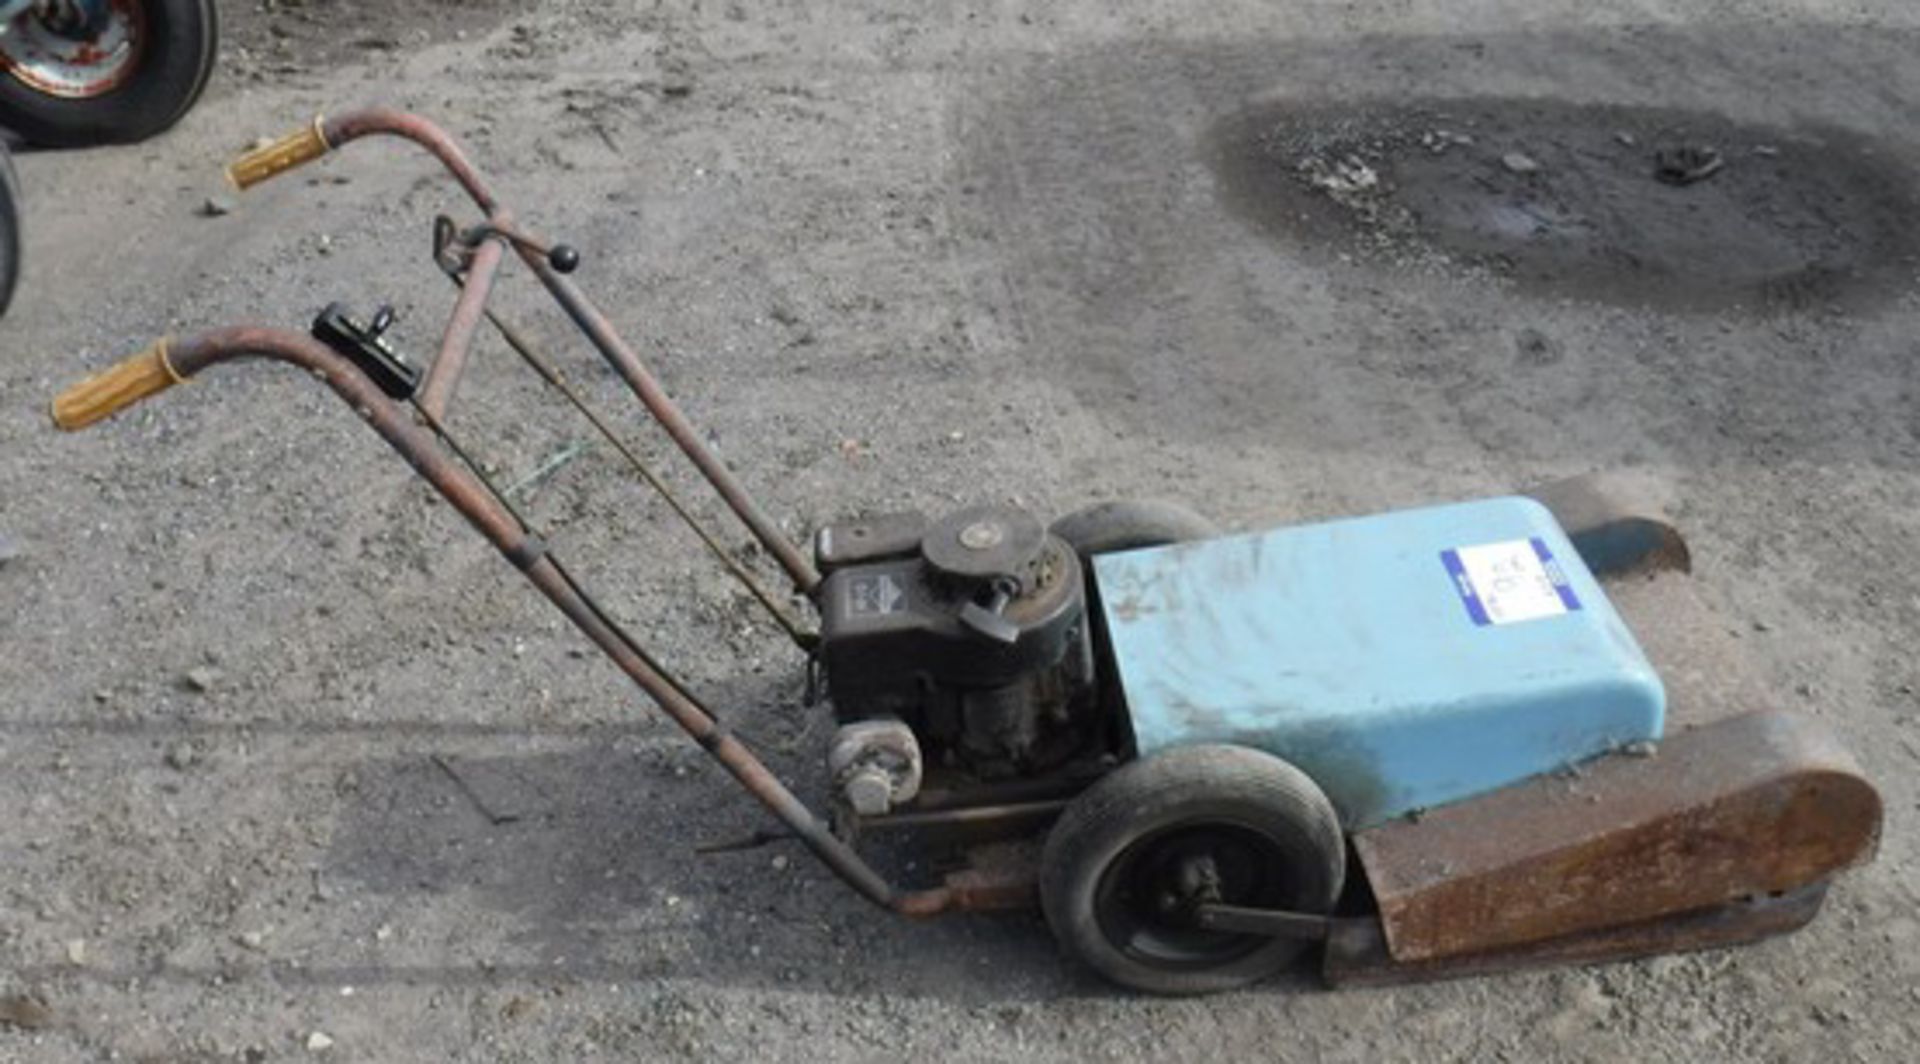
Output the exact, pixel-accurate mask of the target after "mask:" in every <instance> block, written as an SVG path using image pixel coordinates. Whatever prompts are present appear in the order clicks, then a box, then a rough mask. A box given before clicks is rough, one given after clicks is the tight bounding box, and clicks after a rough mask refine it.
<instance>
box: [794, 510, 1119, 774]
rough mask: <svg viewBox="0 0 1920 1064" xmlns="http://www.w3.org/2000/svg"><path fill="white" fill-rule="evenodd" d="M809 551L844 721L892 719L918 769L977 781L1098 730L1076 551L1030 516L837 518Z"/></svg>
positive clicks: (1054, 756) (1047, 762)
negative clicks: (818, 577)
mask: <svg viewBox="0 0 1920 1064" xmlns="http://www.w3.org/2000/svg"><path fill="white" fill-rule="evenodd" d="M815 554H816V556H817V558H818V561H819V564H820V568H821V572H822V573H823V574H825V580H824V581H823V583H822V585H821V589H820V595H819V603H820V615H821V646H820V657H821V662H822V664H823V666H824V668H825V671H826V680H827V691H828V694H829V696H830V697H831V698H832V700H833V706H834V713H835V715H836V716H837V717H838V718H839V720H840V721H841V722H842V723H843V724H847V725H850V726H851V725H855V724H856V722H873V721H888V720H898V721H901V722H904V724H905V725H906V728H908V729H910V730H911V732H912V735H913V738H914V739H915V740H917V742H918V744H919V746H920V752H921V754H922V755H923V756H924V757H925V759H926V761H927V763H928V764H931V765H938V766H944V767H948V768H953V769H959V770H961V771H964V772H966V773H969V774H971V775H973V776H975V777H978V778H981V779H1003V778H1008V777H1013V776H1030V775H1034V774H1037V773H1041V772H1045V771H1046V770H1048V769H1050V768H1054V767H1057V766H1059V765H1061V764H1064V763H1065V762H1067V761H1069V760H1071V759H1073V758H1074V757H1075V756H1076V755H1078V754H1080V753H1082V752H1084V751H1086V750H1087V749H1088V748H1089V746H1090V744H1091V743H1093V742H1094V741H1095V740H1097V739H1098V738H1100V737H1101V734H1102V733H1101V729H1100V722H1099V711H1098V707H1097V699H1096V697H1095V684H1094V665H1093V649H1092V641H1091V638H1090V635H1089V632H1088V624H1087V592H1086V581H1085V579H1084V577H1083V572H1082V568H1081V563H1080V559H1079V558H1078V557H1076V556H1075V554H1074V551H1073V548H1072V547H1070V546H1068V545H1067V544H1066V543H1065V542H1063V541H1062V540H1060V539H1059V538H1058V537H1056V536H1053V535H1050V534H1049V533H1048V532H1047V530H1046V529H1045V527H1043V526H1042V525H1041V524H1040V522H1039V520H1038V519H1037V518H1035V517H1034V516H1033V515H1032V514H1029V513H1027V512H1026V511H1024V510H1019V509H1015V508H1011V507H993V506H979V507H973V508H970V509H966V510H961V511H960V512H958V513H955V514H953V515H951V516H949V517H947V518H946V519H944V520H942V521H939V522H937V523H933V524H929V523H928V522H927V520H926V518H924V517H922V516H921V515H919V514H895V515H890V516H886V517H881V518H875V519H872V520H866V521H857V522H847V523H843V524H838V525H833V526H831V527H829V528H826V529H824V530H822V531H821V533H820V535H819V538H818V540H817V541H816V545H815ZM893 727H895V728H898V727H899V725H897V724H896V725H893ZM847 730H848V729H844V728H843V732H844V731H847ZM853 756H854V755H852V754H849V755H848V759H849V763H851V761H850V759H851V758H852V757H853ZM895 775H896V778H897V777H898V774H897V773H896V774H895ZM915 775H916V777H917V770H916V772H915ZM896 793H897V792H896Z"/></svg>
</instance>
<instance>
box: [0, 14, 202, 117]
mask: <svg viewBox="0 0 1920 1064" xmlns="http://www.w3.org/2000/svg"><path fill="white" fill-rule="evenodd" d="M97 8H98V11H99V14H98V16H97V18H94V19H93V20H91V21H87V20H86V19H85V16H86V10H85V9H84V8H83V7H82V6H81V5H75V4H71V3H69V4H41V3H36V4H31V5H27V6H25V7H23V8H22V9H21V10H20V11H19V13H17V14H15V15H14V16H13V20H12V21H11V22H10V23H8V24H6V25H4V26H0V126H6V127H7V128H9V129H11V130H13V131H14V132H15V133H18V134H19V135H20V136H21V137H22V138H24V139H25V140H26V141H27V142H28V143H31V144H36V145H39V146H41V147H48V148H79V147H88V146H91V145H95V144H126V143H131V142H133V141H137V140H144V139H146V138H147V137H150V136H153V135H154V134H156V133H159V132H160V131H161V130H164V129H166V128H167V127H169V126H171V125H173V124H174V123H175V122H177V121H179V120H180V118H181V116H183V115H185V114H186V113H187V110H188V109H189V108H191V107H192V106H193V104H194V101H196V100H198V99H199V98H200V93H201V91H202V90H203V89H205V88H206V87H207V81H208V79H209V77H210V76H211V75H212V73H213V66H214V59H215V56H216V53H217V52H218V50H219V36H220V30H219V13H218V11H217V10H216V9H215V7H214V0H107V2H103V3H100V4H98V5H97Z"/></svg>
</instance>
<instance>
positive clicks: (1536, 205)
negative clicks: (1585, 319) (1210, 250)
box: [1212, 99, 1920, 311]
mask: <svg viewBox="0 0 1920 1064" xmlns="http://www.w3.org/2000/svg"><path fill="white" fill-rule="evenodd" d="M1212 161H1213V164H1214V167H1215V169H1216V172H1217V173H1218V174H1219V176H1220V178H1221V180H1222V188H1223V190H1224V194H1225V197H1226V200H1227V202H1228V204H1229V206H1230V207H1231V208H1232V209H1233V210H1234V211H1235V213H1237V214H1239V215H1240V216H1241V217H1243V218H1245V219H1247V220H1249V221H1251V222H1253V223H1254V224H1255V225H1257V226H1258V227H1260V228H1261V229H1263V230H1265V231H1267V232H1268V233H1270V234H1272V235H1274V236H1276V237H1279V238H1281V239H1284V240H1289V241H1306V242H1313V243H1327V244H1331V245H1333V246H1335V247H1338V248H1340V249H1341V250H1343V251H1346V252H1348V253H1349V254H1357V255H1359V256H1362V257H1364V258H1366V259H1368V260H1371V261H1376V262H1385V263H1391V264H1399V265H1406V266H1428V267H1437V268H1441V269H1449V270H1451V269H1458V268H1460V267H1462V266H1466V267H1470V268H1474V269H1479V270H1486V271H1489V272H1491V273H1494V274H1497V275H1499V276H1503V277H1507V278H1510V279H1511V280H1512V281H1513V282H1514V283H1515V284H1516V285H1518V286H1519V287H1521V288H1523V289H1525V290H1528V291H1531V292H1535V293H1539V294H1544V295H1550V296H1560V297H1565V296H1573V297H1579V298H1586V299H1593V300H1598V301H1601V302H1610V303H1623V304H1630V305H1641V306H1654V307H1660V308H1663V309H1681V310H1725V309H1730V308H1746V309H1753V310H1762V311H1767V310H1780V309H1796V308H1802V307H1807V306H1811V305H1818V304H1823V303H1828V302H1834V301H1847V302H1854V301H1858V300H1871V299H1874V298H1876V297H1881V296H1885V295H1888V294H1891V293H1894V292H1897V291H1898V290H1899V289H1900V288H1901V286H1902V285H1903V283H1904V282H1905V280H1906V279H1907V277H1908V276H1909V275H1910V274H1911V272H1912V265H1913V263H1914V262H1915V261H1916V256H1917V254H1920V240H1916V237H1915V235H1914V233H1913V232H1912V229H1911V227H1910V226H1908V225H1906V224H1904V223H1903V219H1907V218H1911V217H1912V216H1913V213H1914V210H1915V207H1916V203H1917V202H1920V201H1917V199H1916V196H1915V194H1914V192H1913V188H1914V185H1915V181H1914V178H1913V175H1912V173H1911V172H1910V171H1909V170H1908V169H1907V168H1906V167H1904V166H1902V165H1900V163H1899V162H1898V161H1897V160H1896V159H1895V158H1894V157H1893V155H1892V154H1891V153H1890V152H1889V151H1888V150H1887V149H1886V148H1885V147H1884V146H1882V145H1880V144H1879V143H1878V142H1876V141H1874V140H1871V139H1869V138H1865V137H1861V136H1859V135H1857V134H1853V133H1848V132H1845V131H1842V130H1837V129H1830V128H1805V129H1799V128H1796V129H1783V128H1775V127H1768V126H1755V125H1741V124H1737V123H1734V122H1731V121H1728V120H1726V119H1724V118H1720V117H1717V116H1714V115H1711V114H1703V113H1693V112H1686V111H1672V110H1659V109H1647V108H1634V107H1615V106H1591V105H1586V106H1583V105H1574V104H1565V103H1555V102H1544V101H1537V100H1517V99H1475V100H1457V101H1447V102H1436V103H1429V104H1426V105H1423V106H1416V107H1394V108H1367V107H1353V106H1342V107H1327V108H1312V107H1309V108H1302V107H1300V106H1298V105H1297V104H1293V103H1269V104H1263V105H1259V106H1256V107H1254V108H1252V109H1250V110H1248V111H1246V112H1244V113H1241V114H1239V115H1236V116H1234V117H1232V118H1230V119H1229V120H1227V121H1225V122H1223V123H1221V124H1220V126H1218V127H1217V129H1216V130H1215V132H1214V135H1213V137H1212Z"/></svg>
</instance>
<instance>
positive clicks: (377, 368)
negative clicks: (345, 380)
mask: <svg viewBox="0 0 1920 1064" xmlns="http://www.w3.org/2000/svg"><path fill="white" fill-rule="evenodd" d="M392 324H393V307H392V306H383V307H381V308H380V309H379V310H377V311H375V312H374V315H373V321H371V322H369V323H367V324H364V325H363V324H361V323H360V322H359V320H357V319H355V318H354V317H353V315H352V312H350V311H349V310H347V306H346V304H344V303H329V304H327V309H325V310H323V311H321V312H320V314H319V316H318V317H315V318H314V319H313V329H312V332H313V338H314V339H316V340H318V341H320V342H321V343H323V344H326V345H327V346H328V347H331V348H333V349H334V350H335V351H338V352H340V353H341V354H342V355H345V356H346V357H347V358H348V359H349V360H350V361H352V362H353V364H354V365H356V366H359V367H360V371H361V372H362V373H365V374H366V375H367V377H368V379H370V380H372V381H373V383H374V384H376V385H378V386H379V387H380V390H381V391H383V392H386V393H387V395H389V396H391V397H392V398H395V399H410V398H412V397H413V393H414V391H415V390H417V389H418V388H419V387H420V370H419V369H418V368H416V367H414V366H411V365H409V364H408V363H407V360H406V359H404V358H402V357H401V356H400V353H399V352H397V351H395V350H394V349H393V348H392V347H390V346H388V344H387V341H386V339H385V338H384V335H383V334H384V333H386V331H387V327H388V326H389V325H392Z"/></svg>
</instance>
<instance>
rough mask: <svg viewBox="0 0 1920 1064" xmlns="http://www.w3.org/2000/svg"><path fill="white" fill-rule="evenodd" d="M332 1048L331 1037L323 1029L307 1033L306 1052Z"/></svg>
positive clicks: (318, 1051)
mask: <svg viewBox="0 0 1920 1064" xmlns="http://www.w3.org/2000/svg"><path fill="white" fill-rule="evenodd" d="M332 1048H333V1039H332V1038H329V1037H327V1033H326V1032H325V1031H314V1032H312V1033H310V1034H308V1035H307V1052H309V1053H324V1052H326V1051H327V1050H329V1049H332Z"/></svg>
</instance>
